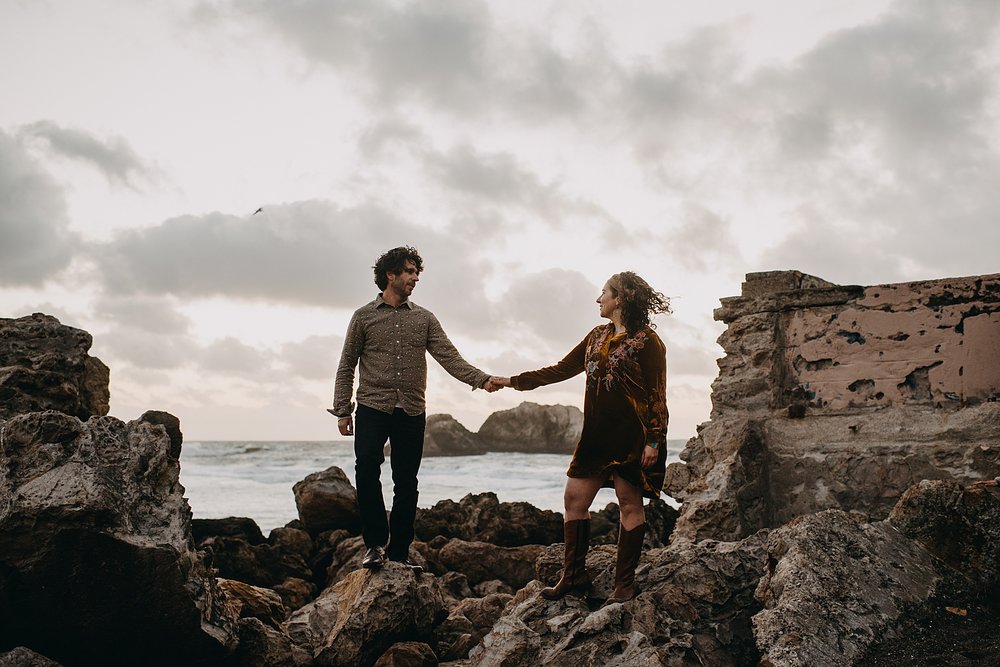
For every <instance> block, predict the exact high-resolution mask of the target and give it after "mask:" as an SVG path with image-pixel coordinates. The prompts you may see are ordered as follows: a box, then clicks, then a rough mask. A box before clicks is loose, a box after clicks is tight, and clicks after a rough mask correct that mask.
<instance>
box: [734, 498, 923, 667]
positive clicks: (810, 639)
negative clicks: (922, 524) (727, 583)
mask: <svg viewBox="0 0 1000 667" xmlns="http://www.w3.org/2000/svg"><path fill="white" fill-rule="evenodd" d="M767 562H768V567H767V572H766V574H765V575H764V577H763V578H762V579H761V581H760V586H759V587H758V589H757V598H758V599H759V600H760V601H761V602H762V603H763V604H764V607H765V609H764V611H762V612H760V613H759V614H757V616H755V617H754V619H753V626H754V635H755V636H756V638H757V645H758V647H759V648H760V651H761V658H762V660H763V661H764V663H763V664H766V665H770V666H771V667H799V666H803V667H804V666H805V665H834V664H842V665H851V664H853V663H854V662H855V661H856V660H857V659H859V658H860V657H861V656H863V655H864V654H865V652H866V651H867V650H868V648H869V647H870V646H871V644H872V643H874V641H875V640H877V639H878V638H880V637H881V636H883V634H885V633H886V632H887V631H889V630H891V629H892V627H893V626H894V625H895V623H896V621H897V620H898V619H899V618H900V617H901V616H902V614H903V613H904V611H906V609H908V608H909V607H910V606H912V605H915V604H919V603H922V602H924V601H925V600H926V599H928V598H929V597H930V595H931V594H932V593H933V591H934V589H935V586H936V585H937V582H938V580H939V575H938V573H937V572H936V571H935V568H934V563H933V558H932V557H931V555H930V554H929V553H927V551H926V550H924V549H922V548H921V547H920V546H919V545H918V544H917V543H916V542H914V541H913V540H911V539H909V538H907V537H906V536H904V535H902V534H901V533H899V532H898V531H897V530H896V529H894V528H893V527H892V526H891V525H890V524H889V523H888V522H887V521H879V522H875V523H865V522H864V521H863V516H862V515H849V514H847V513H846V512H842V511H840V510H827V511H825V512H819V513H818V514H813V515H810V516H806V517H802V518H800V519H796V520H794V521H792V522H790V523H788V524H787V525H785V526H782V527H781V528H779V529H777V530H775V531H773V532H772V533H771V536H770V539H769V543H768V561H767Z"/></svg>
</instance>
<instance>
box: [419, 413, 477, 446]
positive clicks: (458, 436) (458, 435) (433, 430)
mask: <svg viewBox="0 0 1000 667" xmlns="http://www.w3.org/2000/svg"><path fill="white" fill-rule="evenodd" d="M485 452H486V448H485V447H484V446H483V445H482V444H481V443H480V442H479V439H478V438H477V437H476V434H475V433H472V432H471V431H469V429H467V428H465V427H464V426H462V424H460V423H459V422H458V420H456V419H455V418H454V417H452V416H451V415H442V414H437V415H430V416H428V417H427V425H426V427H425V430H424V456H469V455H473V454H483V453H485Z"/></svg>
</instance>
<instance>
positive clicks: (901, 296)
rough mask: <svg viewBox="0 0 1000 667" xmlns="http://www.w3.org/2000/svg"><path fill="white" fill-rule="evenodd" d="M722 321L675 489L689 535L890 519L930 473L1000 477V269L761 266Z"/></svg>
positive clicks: (719, 313)
mask: <svg viewBox="0 0 1000 667" xmlns="http://www.w3.org/2000/svg"><path fill="white" fill-rule="evenodd" d="M715 318H716V319H717V320H721V321H723V322H725V323H726V324H727V325H728V328H727V330H726V331H725V332H724V333H723V334H722V336H721V337H720V338H719V343H720V344H721V345H722V347H723V349H724V350H725V352H726V356H725V357H724V358H722V359H720V360H719V376H718V378H717V379H716V381H715V382H714V383H713V385H712V405H713V409H712V419H711V421H710V422H708V423H707V424H703V425H702V426H701V427H699V434H698V436H696V437H695V438H692V440H691V441H689V442H688V444H687V446H686V448H685V450H684V452H683V453H682V459H683V460H685V461H686V464H673V465H671V466H670V467H669V468H668V475H667V482H666V484H665V490H666V491H667V493H669V494H671V495H673V496H674V497H675V498H677V499H678V500H681V501H683V503H684V504H683V506H682V510H681V520H680V521H679V523H678V534H679V535H686V536H690V537H699V538H701V537H718V538H726V539H733V538H738V537H743V536H745V535H748V534H750V533H752V532H753V531H754V530H757V529H759V528H762V527H771V526H775V525H780V524H782V523H784V522H786V521H788V520H790V519H791V518H794V517H795V516H798V515H801V514H808V513H811V512H815V511H819V510H822V509H828V508H831V507H837V508H841V509H845V510H859V511H862V512H865V513H866V514H868V515H869V517H870V518H872V519H882V518H884V515H885V513H886V512H887V511H888V509H889V508H891V506H892V504H893V503H894V502H895V500H896V499H897V498H898V497H899V495H900V494H901V493H902V492H903V491H904V490H905V489H906V488H907V487H908V486H909V485H910V484H912V483H914V482H916V481H919V480H920V479H924V478H929V479H959V480H960V481H968V480H972V479H978V478H981V477H984V476H993V475H996V474H997V473H1000V403H998V402H997V401H998V398H1000V274H995V275H988V276H975V277H969V278H948V279H943V280H932V281H920V282H913V283H900V284H892V285H877V286H873V287H861V286H840V285H834V284H832V283H830V282H827V281H825V280H822V279H820V278H816V277H814V276H809V275H806V274H803V273H800V272H797V271H778V272H767V273H753V274H749V275H747V280H746V282H745V283H744V284H743V290H742V294H741V296H738V297H730V298H725V299H722V306H721V307H720V308H718V309H717V310H716V312H715Z"/></svg>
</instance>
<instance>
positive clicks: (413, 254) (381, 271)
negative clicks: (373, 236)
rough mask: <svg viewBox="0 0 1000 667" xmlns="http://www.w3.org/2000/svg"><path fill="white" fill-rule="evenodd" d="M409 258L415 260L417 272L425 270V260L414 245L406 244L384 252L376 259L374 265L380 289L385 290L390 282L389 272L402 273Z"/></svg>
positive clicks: (376, 281)
mask: <svg viewBox="0 0 1000 667" xmlns="http://www.w3.org/2000/svg"><path fill="white" fill-rule="evenodd" d="M408 259H409V260H413V264H414V265H415V266H416V267H417V273H420V272H421V271H423V270H424V260H423V258H422V257H420V253H418V252H417V249H416V248H414V247H412V246H408V245H404V246H400V247H398V248H393V249H392V250H387V251H386V252H384V253H382V256H381V257H379V258H378V259H377V260H376V261H375V266H373V267H372V269H374V270H375V284H376V285H378V288H379V289H380V290H384V289H385V288H386V286H387V285H388V284H389V276H388V275H387V274H389V273H395V274H396V275H397V276H398V275H399V274H401V273H402V272H403V270H404V269H405V268H406V260H408Z"/></svg>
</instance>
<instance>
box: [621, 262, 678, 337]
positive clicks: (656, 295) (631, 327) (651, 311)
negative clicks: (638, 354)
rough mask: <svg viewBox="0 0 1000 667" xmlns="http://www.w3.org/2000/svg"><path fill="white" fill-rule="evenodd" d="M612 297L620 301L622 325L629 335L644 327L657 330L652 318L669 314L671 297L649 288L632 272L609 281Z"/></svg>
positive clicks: (647, 284)
mask: <svg viewBox="0 0 1000 667" xmlns="http://www.w3.org/2000/svg"><path fill="white" fill-rule="evenodd" d="M608 286H609V287H610V288H611V296H613V297H615V298H616V299H618V301H619V304H620V306H619V307H620V308H621V310H622V324H624V325H625V329H626V330H627V331H628V333H629V334H634V333H635V332H637V331H639V329H642V328H643V327H646V326H648V327H650V328H656V325H655V324H652V323H651V322H650V316H652V315H656V314H658V313H669V312H672V311H671V310H670V297H667V296H664V295H663V294H661V293H660V292H657V291H656V290H654V289H653V288H652V287H650V286H649V283H647V282H646V281H645V280H643V279H642V278H640V277H639V276H637V275H636V274H635V273H633V272H631V271H622V272H621V273H616V274H615V275H613V276H611V278H609V279H608Z"/></svg>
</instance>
